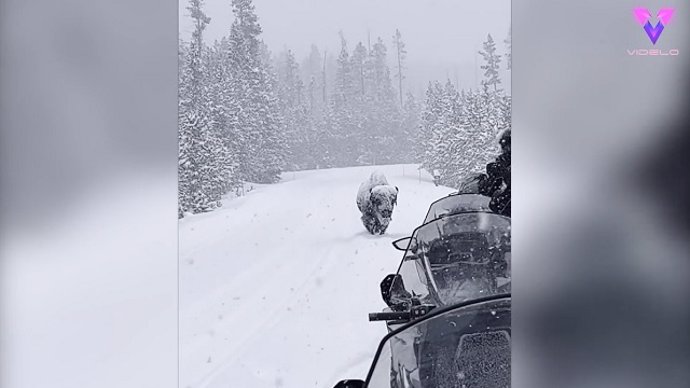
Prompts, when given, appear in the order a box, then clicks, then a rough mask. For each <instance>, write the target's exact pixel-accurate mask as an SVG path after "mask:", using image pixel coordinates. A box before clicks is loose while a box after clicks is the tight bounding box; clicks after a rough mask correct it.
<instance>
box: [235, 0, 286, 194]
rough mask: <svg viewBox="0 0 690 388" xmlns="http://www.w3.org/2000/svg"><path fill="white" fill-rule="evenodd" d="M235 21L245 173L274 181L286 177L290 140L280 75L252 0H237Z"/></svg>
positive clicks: (238, 125) (241, 155)
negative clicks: (280, 103) (278, 87)
mask: <svg viewBox="0 0 690 388" xmlns="http://www.w3.org/2000/svg"><path fill="white" fill-rule="evenodd" d="M232 11H233V13H234V15H235V20H234V21H233V23H232V27H231V29H230V37H229V53H228V55H229V58H228V64H229V68H230V69H231V80H232V81H231V89H232V94H233V97H234V99H235V100H236V104H237V106H238V107H239V109H238V110H237V111H236V112H233V113H234V116H235V117H234V120H233V121H234V125H236V128H238V129H239V131H240V132H239V136H238V137H239V139H238V140H239V144H240V145H241V146H240V147H239V149H238V150H237V152H238V154H239V155H238V156H239V158H238V159H239V173H240V176H241V177H242V179H243V180H246V181H251V182H259V183H273V182H277V181H278V180H279V178H280V172H281V170H282V168H283V166H284V163H285V153H286V145H285V138H284V136H283V133H282V130H283V123H282V117H281V116H280V113H279V106H278V100H277V99H276V97H275V94H274V90H273V88H274V86H275V80H274V75H273V74H272V69H271V68H270V66H269V65H268V63H267V60H266V59H265V57H266V52H265V51H266V50H265V49H264V47H263V46H262V44H261V41H260V40H259V35H260V34H261V31H262V30H261V26H260V25H259V22H258V18H257V16H256V14H255V12H254V5H253V3H252V0H232Z"/></svg>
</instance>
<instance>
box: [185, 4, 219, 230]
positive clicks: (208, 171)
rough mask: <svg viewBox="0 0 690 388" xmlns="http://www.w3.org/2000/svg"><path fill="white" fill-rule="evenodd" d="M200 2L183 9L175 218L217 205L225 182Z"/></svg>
mask: <svg viewBox="0 0 690 388" xmlns="http://www.w3.org/2000/svg"><path fill="white" fill-rule="evenodd" d="M202 5H203V3H202V1H201V0H190V1H189V6H188V7H187V10H188V11H189V12H190V16H191V17H192V19H193V20H194V32H193V33H192V40H191V42H190V43H189V46H188V47H184V46H185V45H183V47H182V48H181V50H180V52H181V55H184V57H183V64H182V68H181V70H180V88H179V110H178V111H179V128H178V140H179V157H178V175H179V176H178V180H179V186H178V187H179V188H178V195H179V205H178V215H179V217H182V216H184V214H185V213H187V212H192V213H198V212H204V211H208V210H211V209H213V208H215V207H217V206H220V198H221V196H222V195H223V192H224V191H223V190H224V188H225V182H226V180H227V166H226V162H225V160H224V159H223V157H224V156H225V150H224V147H223V144H222V141H221V140H220V136H219V134H218V132H217V131H216V126H215V125H214V123H213V120H212V118H211V116H212V114H211V109H210V108H211V107H210V100H209V96H208V95H207V93H206V91H207V78H206V72H207V65H208V63H207V61H205V58H206V55H207V53H206V52H205V48H204V44H203V31H204V29H205V28H206V25H207V24H208V23H209V21H210V18H209V17H208V16H206V15H205V14H204V12H203V10H202Z"/></svg>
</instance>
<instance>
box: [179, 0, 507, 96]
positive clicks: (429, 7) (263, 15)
mask: <svg viewBox="0 0 690 388" xmlns="http://www.w3.org/2000/svg"><path fill="white" fill-rule="evenodd" d="M254 4H255V6H256V12H257V14H258V16H259V22H260V24H261V26H262V28H263V34H262V38H263V40H264V41H265V42H266V43H267V44H268V46H269V48H270V50H271V51H272V52H274V53H276V52H279V51H281V50H282V49H283V48H285V47H287V48H290V49H292V50H293V51H294V52H295V54H296V55H297V57H298V58H299V59H300V60H301V58H303V57H304V56H306V55H307V54H308V53H309V49H310V47H311V44H312V43H314V44H316V45H317V46H318V47H319V49H321V51H323V49H324V48H327V49H328V51H329V52H333V53H337V51H338V50H339V45H340V41H339V37H338V32H339V31H341V30H342V31H343V33H344V34H345V37H346V39H347V40H348V44H349V48H350V49H352V48H353V47H354V45H355V44H356V42H358V41H362V42H364V43H366V40H367V35H368V34H371V39H372V41H373V40H375V39H376V37H378V36H380V37H381V38H383V40H384V42H385V43H386V45H387V46H388V47H389V49H390V46H391V42H392V36H393V34H394V32H395V29H396V28H398V29H400V32H401V33H402V36H403V40H404V41H405V44H406V45H407V51H408V68H409V71H408V73H409V74H408V84H409V87H410V88H412V89H415V91H416V92H419V91H420V90H423V89H424V87H425V85H426V83H427V82H428V81H429V80H433V79H439V80H445V79H446V78H450V79H451V80H452V81H453V82H456V81H457V83H458V84H459V86H460V87H472V86H474V82H475V79H476V78H481V70H479V69H477V71H476V72H475V66H474V64H475V60H477V61H478V60H480V58H476V57H477V56H476V55H475V54H476V51H477V50H479V49H480V48H481V44H482V42H483V41H484V40H486V34H487V33H491V34H492V36H493V37H494V40H496V41H497V47H498V49H499V50H500V52H504V51H505V45H504V44H503V40H504V39H505V37H506V36H507V34H508V30H509V28H510V0H490V1H486V0H255V1H254ZM186 6H187V1H186V0H180V36H181V38H182V39H184V40H188V39H189V36H190V35H191V31H192V23H191V21H190V18H189V12H188V11H187V10H186V9H185V7H186ZM204 8H205V11H206V14H207V15H208V16H210V17H211V23H210V24H209V26H208V27H207V29H206V32H205V33H206V40H207V41H209V42H212V41H213V40H215V39H218V38H221V37H222V36H225V35H227V34H228V32H229V30H230V24H231V23H232V20H233V16H232V12H231V8H230V0H205V7H204ZM502 65H505V61H504V63H503V64H502ZM475 73H476V74H475Z"/></svg>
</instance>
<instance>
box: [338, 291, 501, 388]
mask: <svg viewBox="0 0 690 388" xmlns="http://www.w3.org/2000/svg"><path fill="white" fill-rule="evenodd" d="M510 321H511V296H510V294H503V295H493V296H489V297H486V298H480V299H476V300H472V301H469V302H463V303H458V304H455V305H452V306H447V307H442V308H437V309H435V310H434V311H432V312H430V313H429V314H427V315H425V316H423V317H421V318H419V319H416V320H413V321H411V322H409V323H407V324H404V325H402V326H400V327H399V328H397V329H396V330H394V331H391V332H390V333H389V334H388V335H387V336H385V337H384V338H383V340H382V341H381V343H380V344H379V346H378V349H377V352H376V356H375V357H374V362H373V363H372V366H371V368H370V369H369V373H368V374H367V377H366V379H365V380H344V381H341V382H339V383H338V384H337V385H336V388H361V387H368V388H403V387H405V388H407V387H411V388H446V387H448V388H455V387H466V388H475V387H476V388H503V387H509V386H510V337H511V328H510Z"/></svg>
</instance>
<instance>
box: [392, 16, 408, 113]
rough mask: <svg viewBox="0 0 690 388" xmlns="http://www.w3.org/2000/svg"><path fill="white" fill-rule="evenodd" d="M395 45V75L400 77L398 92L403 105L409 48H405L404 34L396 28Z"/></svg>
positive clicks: (401, 105)
mask: <svg viewBox="0 0 690 388" xmlns="http://www.w3.org/2000/svg"><path fill="white" fill-rule="evenodd" d="M393 46H394V48H395V53H396V59H397V72H396V74H395V77H396V78H397V79H398V93H399V95H400V107H403V80H404V79H405V76H404V75H403V71H404V69H405V59H406V58H407V50H405V43H404V42H403V40H402V35H401V34H400V30H398V29H396V30H395V35H393Z"/></svg>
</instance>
